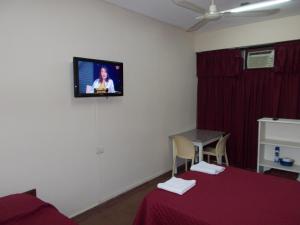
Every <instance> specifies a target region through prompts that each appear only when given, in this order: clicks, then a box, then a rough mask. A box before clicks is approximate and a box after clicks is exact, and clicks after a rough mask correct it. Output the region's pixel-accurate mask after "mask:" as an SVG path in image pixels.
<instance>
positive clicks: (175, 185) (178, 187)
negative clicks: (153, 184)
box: [157, 177, 196, 195]
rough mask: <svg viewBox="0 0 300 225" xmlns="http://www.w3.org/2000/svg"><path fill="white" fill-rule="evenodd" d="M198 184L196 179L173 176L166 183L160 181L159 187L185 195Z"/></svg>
mask: <svg viewBox="0 0 300 225" xmlns="http://www.w3.org/2000/svg"><path fill="white" fill-rule="evenodd" d="M195 185H196V180H184V179H182V178H177V177H172V178H171V179H169V180H167V181H166V182H164V183H159V184H158V185H157V187H158V188H160V189H163V190H165V191H170V192H173V193H176V194H179V195H183V194H184V193H185V192H187V191H188V190H190V189H191V188H192V187H194V186H195Z"/></svg>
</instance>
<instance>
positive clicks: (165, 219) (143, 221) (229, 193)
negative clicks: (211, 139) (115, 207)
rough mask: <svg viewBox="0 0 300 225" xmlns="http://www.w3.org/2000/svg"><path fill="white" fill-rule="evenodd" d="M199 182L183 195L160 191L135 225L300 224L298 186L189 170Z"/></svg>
mask: <svg viewBox="0 0 300 225" xmlns="http://www.w3.org/2000/svg"><path fill="white" fill-rule="evenodd" d="M180 177H182V178H184V179H196V180H197V184H196V186H195V187H194V188H192V189H191V190H190V191H188V192H187V193H186V194H184V195H182V196H179V195H176V194H173V193H169V192H167V191H163V190H159V189H156V190H154V191H152V192H151V193H149V194H148V195H147V196H146V197H145V198H144V201H143V202H142V204H141V206H140V209H139V211H138V213H137V216H136V218H135V221H134V225H300V183H299V182H297V181H291V180H287V179H283V178H278V177H272V176H267V175H262V174H257V173H254V172H249V171H245V170H241V169H237V168H231V167H228V168H226V170H225V171H224V172H223V173H221V174H219V175H207V174H203V173H197V172H187V173H185V174H183V175H182V176H180Z"/></svg>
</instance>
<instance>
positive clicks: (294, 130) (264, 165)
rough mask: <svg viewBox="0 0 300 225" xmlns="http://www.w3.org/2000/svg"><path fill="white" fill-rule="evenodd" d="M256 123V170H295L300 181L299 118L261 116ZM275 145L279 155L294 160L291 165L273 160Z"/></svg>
mask: <svg viewBox="0 0 300 225" xmlns="http://www.w3.org/2000/svg"><path fill="white" fill-rule="evenodd" d="M258 123H259V126H258V152H257V172H263V171H265V170H268V169H272V168H273V169H279V170H285V171H290V172H295V173H298V174H299V176H298V181H300V120H290V119H278V120H273V119H272V118H262V119H259V120H258ZM275 146H279V147H280V157H289V158H292V159H294V160H295V163H294V165H293V166H291V167H289V166H282V165H280V164H279V163H275V162H274V149H275Z"/></svg>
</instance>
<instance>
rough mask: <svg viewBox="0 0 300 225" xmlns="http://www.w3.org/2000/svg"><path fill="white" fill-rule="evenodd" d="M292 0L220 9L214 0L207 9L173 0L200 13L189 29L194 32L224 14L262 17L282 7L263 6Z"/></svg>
mask: <svg viewBox="0 0 300 225" xmlns="http://www.w3.org/2000/svg"><path fill="white" fill-rule="evenodd" d="M288 1H291V0H268V1H262V2H258V3H252V4H250V3H243V4H241V6H240V7H237V8H233V9H228V10H223V11H218V9H217V6H216V4H215V1H214V0H211V3H210V6H209V9H208V10H206V9H204V8H202V7H201V6H198V5H196V4H194V3H192V2H190V1H188V0H172V2H173V3H174V4H175V5H177V6H180V7H182V8H186V9H189V10H191V11H194V12H196V13H199V14H200V15H199V16H198V17H196V19H197V20H198V21H197V23H196V24H194V25H193V26H191V27H190V28H189V29H188V30H187V31H188V32H192V31H196V30H198V29H200V28H201V27H203V26H204V25H206V24H207V23H208V22H210V21H215V20H219V19H221V18H222V17H224V16H244V17H261V16H269V15H273V14H275V13H278V12H279V11H280V9H267V10H261V9H262V8H266V7H270V6H273V5H277V4H281V3H284V2H288Z"/></svg>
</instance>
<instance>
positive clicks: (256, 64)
mask: <svg viewBox="0 0 300 225" xmlns="http://www.w3.org/2000/svg"><path fill="white" fill-rule="evenodd" d="M274 58H275V51H274V49H267V50H266V49H265V50H250V51H248V52H247V69H258V68H273V67H274Z"/></svg>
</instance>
